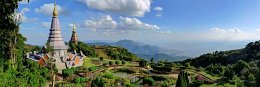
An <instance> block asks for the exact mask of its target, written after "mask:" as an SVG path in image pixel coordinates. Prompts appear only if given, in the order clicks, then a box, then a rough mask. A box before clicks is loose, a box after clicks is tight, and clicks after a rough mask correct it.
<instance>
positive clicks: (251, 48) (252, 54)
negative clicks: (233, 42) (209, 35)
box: [183, 41, 260, 67]
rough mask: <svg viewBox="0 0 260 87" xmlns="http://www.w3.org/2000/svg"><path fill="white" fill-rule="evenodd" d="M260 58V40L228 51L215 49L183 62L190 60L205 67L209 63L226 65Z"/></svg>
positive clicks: (197, 65)
mask: <svg viewBox="0 0 260 87" xmlns="http://www.w3.org/2000/svg"><path fill="white" fill-rule="evenodd" d="M259 59H260V41H255V42H250V43H248V44H247V45H246V47H245V48H242V49H237V50H230V51H216V52H213V53H207V54H203V55H201V56H199V57H196V58H194V59H187V60H185V61H183V63H187V62H190V64H191V65H193V66H195V67H200V66H201V67H206V66H208V65H210V64H221V65H227V64H232V63H235V62H237V61H238V60H243V61H246V62H249V61H256V60H259Z"/></svg>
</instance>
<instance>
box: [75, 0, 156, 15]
mask: <svg viewBox="0 0 260 87" xmlns="http://www.w3.org/2000/svg"><path fill="white" fill-rule="evenodd" d="M80 1H81V2H83V3H85V4H86V5H87V6H88V7H90V8H93V9H97V10H101V11H105V12H112V13H116V14H121V15H126V16H137V17H142V16H144V14H145V13H147V12H150V7H151V6H150V5H151V2H152V1H151V0H80Z"/></svg>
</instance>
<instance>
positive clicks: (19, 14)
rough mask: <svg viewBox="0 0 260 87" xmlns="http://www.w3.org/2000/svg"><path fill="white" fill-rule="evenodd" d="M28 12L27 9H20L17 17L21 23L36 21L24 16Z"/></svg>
mask: <svg viewBox="0 0 260 87" xmlns="http://www.w3.org/2000/svg"><path fill="white" fill-rule="evenodd" d="M28 12H30V9H29V8H22V9H21V10H20V12H18V13H17V16H19V17H20V18H21V22H34V21H37V20H38V19H37V18H28V17H27V16H26V15H25V14H26V13H28Z"/></svg>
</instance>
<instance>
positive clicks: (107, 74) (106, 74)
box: [103, 73, 114, 79]
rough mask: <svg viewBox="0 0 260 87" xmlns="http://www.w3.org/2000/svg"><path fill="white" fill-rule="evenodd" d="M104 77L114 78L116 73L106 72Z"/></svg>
mask: <svg viewBox="0 0 260 87" xmlns="http://www.w3.org/2000/svg"><path fill="white" fill-rule="evenodd" d="M103 77H105V78H107V79H113V78H114V75H113V74H112V73H105V74H104V75H103Z"/></svg>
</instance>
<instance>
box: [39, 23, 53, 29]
mask: <svg viewBox="0 0 260 87" xmlns="http://www.w3.org/2000/svg"><path fill="white" fill-rule="evenodd" d="M41 26H42V27H43V28H50V27H51V22H42V23H41Z"/></svg>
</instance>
